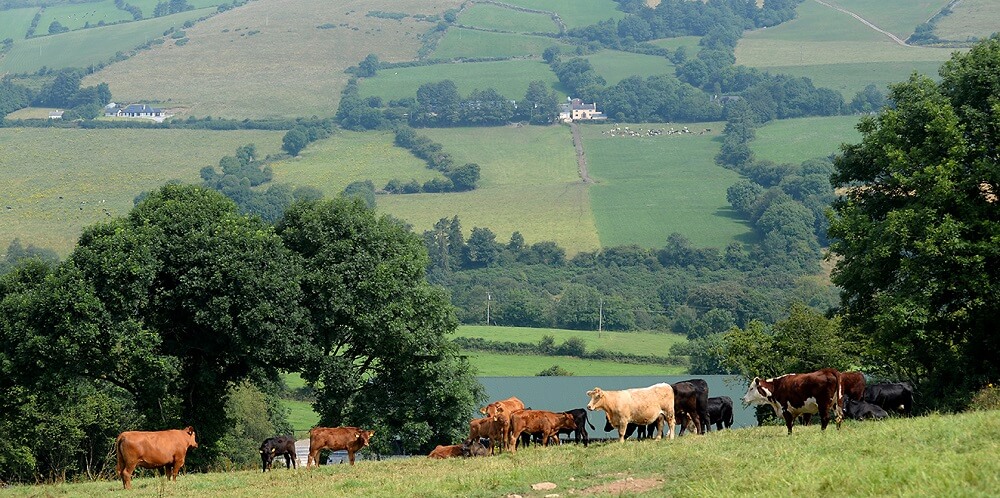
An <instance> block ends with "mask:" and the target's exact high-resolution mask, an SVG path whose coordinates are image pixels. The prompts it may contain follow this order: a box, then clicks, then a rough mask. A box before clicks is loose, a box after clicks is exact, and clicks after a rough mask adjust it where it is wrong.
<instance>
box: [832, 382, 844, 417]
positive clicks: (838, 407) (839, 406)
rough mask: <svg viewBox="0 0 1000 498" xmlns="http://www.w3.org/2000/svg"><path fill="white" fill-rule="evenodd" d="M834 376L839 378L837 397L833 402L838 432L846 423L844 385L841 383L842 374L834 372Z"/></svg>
mask: <svg viewBox="0 0 1000 498" xmlns="http://www.w3.org/2000/svg"><path fill="white" fill-rule="evenodd" d="M834 375H835V376H836V378H837V397H836V398H835V399H834V400H833V413H834V415H836V418H835V419H834V421H835V422H836V424H837V430H840V423H841V422H843V421H844V385H843V384H842V383H841V377H842V376H841V374H840V372H839V371H836V370H834Z"/></svg>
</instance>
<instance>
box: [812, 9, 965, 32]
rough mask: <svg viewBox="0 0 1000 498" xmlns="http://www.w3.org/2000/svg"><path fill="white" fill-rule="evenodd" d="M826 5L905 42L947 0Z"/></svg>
mask: <svg viewBox="0 0 1000 498" xmlns="http://www.w3.org/2000/svg"><path fill="white" fill-rule="evenodd" d="M964 1H965V0H963V2H964ZM827 3H829V4H835V5H837V6H839V7H841V8H844V9H846V10H849V11H851V12H854V13H855V14H857V15H859V16H861V17H863V18H865V19H867V20H868V21H869V22H871V23H872V24H874V25H876V26H878V27H880V28H882V29H884V30H886V31H888V32H890V33H892V34H894V35H896V36H898V37H900V38H902V39H904V40H905V39H906V37H908V36H910V34H911V33H913V30H914V28H916V27H917V25H918V24H921V23H923V22H925V21H927V20H928V19H930V18H931V16H933V15H934V14H937V12H938V11H939V10H941V7H944V6H945V5H948V0H879V1H878V2H872V1H870V0H835V1H832V2H827Z"/></svg>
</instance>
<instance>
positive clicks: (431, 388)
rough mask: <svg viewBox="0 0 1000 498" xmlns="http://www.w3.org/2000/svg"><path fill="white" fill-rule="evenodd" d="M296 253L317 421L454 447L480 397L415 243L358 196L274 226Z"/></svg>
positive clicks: (298, 211)
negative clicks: (301, 273)
mask: <svg viewBox="0 0 1000 498" xmlns="http://www.w3.org/2000/svg"><path fill="white" fill-rule="evenodd" d="M278 233H279V234H280V235H281V237H282V239H283V240H284V241H285V244H286V245H287V246H288V247H289V248H291V249H292V250H293V251H295V252H296V253H298V255H299V257H300V259H301V261H302V265H303V267H304V270H305V274H304V277H303V280H302V288H303V291H304V294H305V299H304V303H305V307H306V309H307V312H308V317H309V323H310V324H311V331H310V336H309V345H310V347H309V348H308V351H309V352H308V354H307V355H306V356H305V358H303V359H301V360H300V361H301V366H302V369H303V377H304V378H305V379H306V380H307V382H308V383H309V384H310V385H311V386H313V388H314V389H315V390H316V402H315V404H314V406H315V408H316V410H317V412H318V413H320V416H321V418H320V422H321V423H322V424H334V425H340V424H359V425H363V426H366V427H372V428H375V430H376V431H378V430H379V429H382V431H381V432H376V438H382V439H381V440H380V441H381V442H380V443H379V444H383V445H384V444H386V443H387V441H388V438H390V437H391V436H392V435H396V434H404V437H407V438H410V441H409V442H408V444H409V445H411V446H410V447H411V448H420V449H427V448H428V447H431V448H432V447H433V446H434V445H435V444H439V443H442V442H444V441H455V440H457V439H459V438H460V437H461V436H462V434H463V433H464V432H466V431H467V430H468V415H469V413H471V411H472V410H473V409H474V407H475V405H476V404H477V403H479V402H481V401H482V397H483V390H482V387H481V386H480V385H479V384H478V382H476V380H475V377H474V374H473V372H472V370H471V367H470V366H469V364H468V363H467V362H466V361H465V360H464V359H463V358H461V357H460V356H459V354H458V353H459V351H458V349H457V348H456V347H455V346H454V344H453V343H452V342H451V341H450V340H449V339H448V337H447V336H448V334H450V333H452V332H454V330H455V329H456V327H457V326H458V323H457V321H456V319H455V314H454V309H453V308H452V306H451V304H450V303H449V301H448V297H447V295H446V294H445V292H444V291H443V290H442V289H440V288H437V287H434V286H431V285H430V284H428V283H427V280H426V279H425V268H426V267H427V254H426V252H425V251H424V247H423V245H422V244H421V243H420V239H419V238H418V237H417V236H416V235H414V234H413V233H411V232H410V231H409V230H408V229H406V228H405V226H404V225H403V224H402V223H401V222H399V221H397V220H394V219H392V218H389V217H378V216H376V214H375V212H374V211H372V210H370V209H368V208H366V207H365V206H364V204H363V203H362V202H360V201H359V200H357V199H348V198H335V199H331V200H328V201H316V202H304V203H298V204H296V205H294V206H292V208H291V209H289V210H288V212H287V213H286V214H285V218H284V219H283V220H282V221H281V223H280V224H279V225H278Z"/></svg>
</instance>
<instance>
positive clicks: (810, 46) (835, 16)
mask: <svg viewBox="0 0 1000 498" xmlns="http://www.w3.org/2000/svg"><path fill="white" fill-rule="evenodd" d="M890 3H891V4H893V5H895V4H896V3H899V2H890ZM910 3H912V2H910ZM876 4H878V5H882V4H883V3H882V2H876V3H873V2H866V5H876ZM872 9H873V12H882V10H881V9H880V8H878V7H872ZM796 13H797V14H798V17H796V18H795V19H793V20H791V21H789V22H786V23H783V24H781V25H779V26H775V27H773V28H767V29H761V30H757V31H753V32H748V33H746V35H745V36H744V37H743V39H742V40H740V43H739V45H738V46H737V47H736V62H737V64H744V65H747V66H754V67H760V68H766V69H768V70H769V71H771V72H779V73H780V72H786V68H791V69H788V71H790V72H792V71H793V72H794V74H797V75H806V76H809V77H811V78H812V80H813V83H815V84H816V85H818V86H829V87H832V88H836V89H838V90H840V91H841V93H843V94H844V96H845V98H847V99H850V98H851V97H853V96H854V94H855V93H856V92H858V91H859V90H861V89H863V88H864V87H865V86H866V85H868V84H869V83H876V84H879V85H880V86H882V85H884V83H885V82H888V81H903V80H905V79H906V78H907V77H909V75H910V73H911V72H913V71H914V70H921V71H926V70H927V69H929V68H936V65H934V64H935V63H940V62H942V61H945V60H947V59H948V58H949V57H950V55H951V52H952V49H943V48H927V47H903V46H900V45H898V44H896V43H895V42H894V41H892V40H891V39H889V38H888V37H887V36H885V35H884V34H881V33H878V32H876V31H875V30H873V29H871V28H869V27H868V26H865V25H864V24H862V23H861V22H860V21H858V20H857V19H854V18H853V17H851V16H848V15H847V14H844V13H842V12H839V11H837V10H834V9H832V8H830V7H826V6H824V5H821V4H819V3H817V2H803V3H801V4H799V6H798V7H797V8H796ZM906 22H907V23H908V22H909V21H906ZM915 26H916V24H914V27H915ZM873 63H878V64H873ZM928 63H930V64H928ZM796 66H811V67H812V72H807V71H803V70H801V68H800V70H799V71H796V70H795V68H796ZM816 66H833V67H829V68H820V67H816ZM852 81H853V84H851V83H850V82H852Z"/></svg>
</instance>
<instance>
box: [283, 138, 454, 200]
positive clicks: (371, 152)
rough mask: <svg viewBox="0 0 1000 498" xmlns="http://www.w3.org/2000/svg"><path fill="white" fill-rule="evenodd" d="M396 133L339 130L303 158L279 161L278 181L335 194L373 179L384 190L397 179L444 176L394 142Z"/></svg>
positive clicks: (313, 145) (316, 145)
mask: <svg viewBox="0 0 1000 498" xmlns="http://www.w3.org/2000/svg"><path fill="white" fill-rule="evenodd" d="M394 138H395V137H394V135H393V133H392V132H388V131H382V132H367V133H362V132H356V131H346V130H345V131H338V132H337V133H336V134H335V135H333V136H332V137H330V138H327V139H324V140H320V141H318V142H314V143H312V144H310V145H309V147H308V148H306V149H305V150H304V151H302V153H301V154H300V155H299V157H295V158H291V159H288V160H285V161H280V162H276V163H274V164H273V165H272V167H273V168H274V181H276V182H280V183H289V184H292V185H294V186H296V187H298V186H313V187H316V188H319V189H320V190H323V191H324V192H326V194H327V196H334V195H337V194H338V193H340V192H341V191H343V190H344V187H346V186H347V185H348V184H349V183H351V182H354V181H359V180H371V181H372V182H373V183H374V184H375V188H376V189H381V188H382V187H384V186H385V184H386V183H388V181H389V180H392V179H393V178H396V179H399V180H403V181H404V182H405V181H409V180H410V179H415V180H417V181H418V182H420V183H421V184H422V183H424V182H426V181H427V180H430V179H432V178H441V177H442V175H441V174H440V173H438V172H436V171H433V170H431V169H429V168H427V163H425V162H424V161H422V160H420V159H417V158H416V157H414V156H413V154H411V153H410V151H408V150H406V149H404V148H402V147H396V146H395V145H394V144H393V140H394Z"/></svg>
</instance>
